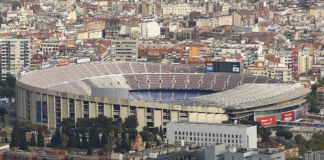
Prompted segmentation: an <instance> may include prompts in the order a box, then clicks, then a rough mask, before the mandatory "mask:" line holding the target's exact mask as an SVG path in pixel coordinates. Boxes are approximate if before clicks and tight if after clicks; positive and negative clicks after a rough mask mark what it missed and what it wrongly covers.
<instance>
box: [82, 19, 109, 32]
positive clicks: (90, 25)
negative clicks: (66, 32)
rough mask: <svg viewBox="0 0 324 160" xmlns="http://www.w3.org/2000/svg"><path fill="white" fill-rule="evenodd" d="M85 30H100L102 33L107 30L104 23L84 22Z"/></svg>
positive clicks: (95, 21)
mask: <svg viewBox="0 0 324 160" xmlns="http://www.w3.org/2000/svg"><path fill="white" fill-rule="evenodd" d="M83 29H84V30H86V31H93V30H99V31H102V30H104V29H105V22H103V21H97V20H94V21H85V22H83Z"/></svg>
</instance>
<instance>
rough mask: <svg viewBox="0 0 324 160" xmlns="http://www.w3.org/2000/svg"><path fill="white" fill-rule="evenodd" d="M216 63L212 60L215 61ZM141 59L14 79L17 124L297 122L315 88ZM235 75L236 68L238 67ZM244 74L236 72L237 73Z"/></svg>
mask: <svg viewBox="0 0 324 160" xmlns="http://www.w3.org/2000/svg"><path fill="white" fill-rule="evenodd" d="M212 63H213V62H212ZM213 67H215V68H212V70H210V69H211V68H210V67H208V65H207V64H206V69H205V68H195V67H185V66H178V65H169V64H156V63H155V64H151V63H137V62H130V63H128V62H117V63H110V62H96V63H84V64H77V65H73V64H71V65H66V66H54V67H52V68H47V69H40V70H34V71H29V72H23V73H22V74H21V75H19V77H18V78H17V82H16V91H15V92H16V103H15V104H14V105H15V106H14V108H16V112H17V120H18V121H30V122H32V123H38V124H43V125H47V126H48V127H49V128H55V127H57V126H60V123H61V121H62V120H63V118H67V117H71V118H72V119H74V121H75V122H76V121H77V119H78V118H86V117H90V118H91V117H98V116H107V117H113V118H118V117H121V118H125V117H128V116H130V115H133V116H136V117H137V118H138V121H139V126H138V130H141V129H142V127H143V126H149V127H151V128H153V127H159V126H160V125H162V126H163V128H164V129H165V128H166V123H168V122H171V121H192V122H215V123H221V122H222V121H227V120H230V121H234V122H237V120H240V119H253V120H255V121H260V122H261V124H262V125H263V126H267V127H273V126H276V124H275V122H276V121H279V120H282V119H284V120H289V121H296V120H298V119H300V118H301V117H300V116H301V114H303V111H304V107H306V100H305V99H304V97H305V96H306V95H307V94H308V93H309V92H310V89H306V88H304V87H301V86H299V85H298V84H286V83H283V82H281V81H279V80H276V79H269V78H266V77H257V76H252V75H245V74H240V73H232V72H226V70H224V72H213V71H222V68H224V67H225V68H226V67H227V68H228V65H225V64H224V65H223V64H219V66H216V65H215V66H213ZM233 71H234V68H233ZM237 71H238V72H240V70H235V72H237Z"/></svg>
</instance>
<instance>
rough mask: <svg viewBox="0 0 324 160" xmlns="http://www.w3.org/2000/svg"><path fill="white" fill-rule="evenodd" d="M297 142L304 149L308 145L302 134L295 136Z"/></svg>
mask: <svg viewBox="0 0 324 160" xmlns="http://www.w3.org/2000/svg"><path fill="white" fill-rule="evenodd" d="M295 141H296V144H297V145H298V146H300V147H304V146H305V145H306V139H305V138H304V137H303V136H302V135H301V134H297V135H296V136H295Z"/></svg>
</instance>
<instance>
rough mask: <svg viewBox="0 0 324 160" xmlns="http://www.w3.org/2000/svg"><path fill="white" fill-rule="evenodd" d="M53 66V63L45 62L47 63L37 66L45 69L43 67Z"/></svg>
mask: <svg viewBox="0 0 324 160" xmlns="http://www.w3.org/2000/svg"><path fill="white" fill-rule="evenodd" d="M54 66H55V63H47V64H42V65H40V66H39V67H38V68H39V69H45V68H51V67H54Z"/></svg>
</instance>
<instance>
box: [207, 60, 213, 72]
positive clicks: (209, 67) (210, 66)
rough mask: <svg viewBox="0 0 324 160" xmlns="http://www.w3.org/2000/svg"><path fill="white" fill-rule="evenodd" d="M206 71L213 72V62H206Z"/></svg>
mask: <svg viewBox="0 0 324 160" xmlns="http://www.w3.org/2000/svg"><path fill="white" fill-rule="evenodd" d="M206 71H208V72H214V62H206Z"/></svg>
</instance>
